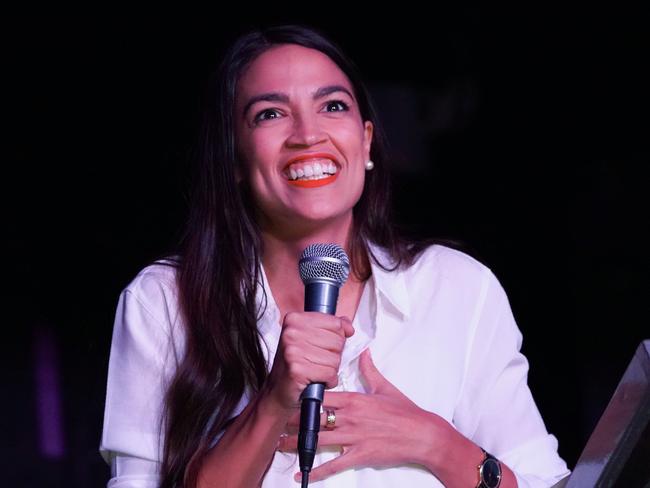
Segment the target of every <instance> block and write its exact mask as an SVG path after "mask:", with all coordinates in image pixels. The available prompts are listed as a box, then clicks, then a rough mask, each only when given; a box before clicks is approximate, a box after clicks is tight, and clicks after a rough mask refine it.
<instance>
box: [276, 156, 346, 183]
mask: <svg viewBox="0 0 650 488" xmlns="http://www.w3.org/2000/svg"><path fill="white" fill-rule="evenodd" d="M333 174H336V165H335V164H334V163H333V162H331V161H328V160H326V159H324V160H321V162H315V161H314V162H312V163H310V164H292V165H291V166H290V167H289V170H288V176H289V179H291V180H297V179H298V178H302V179H305V180H316V179H321V178H325V177H327V176H330V175H333Z"/></svg>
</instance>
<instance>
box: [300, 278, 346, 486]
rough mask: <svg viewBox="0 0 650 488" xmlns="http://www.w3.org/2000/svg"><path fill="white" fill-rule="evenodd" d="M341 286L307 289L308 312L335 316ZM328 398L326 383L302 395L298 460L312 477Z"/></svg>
mask: <svg viewBox="0 0 650 488" xmlns="http://www.w3.org/2000/svg"><path fill="white" fill-rule="evenodd" d="M338 297H339V286H337V285H335V284H332V283H331V282H329V281H317V282H312V283H308V284H307V285H305V312H322V313H326V314H329V315H334V314H335V313H336V302H337V300H338ZM324 394H325V384H324V383H311V384H309V385H307V388H305V390H304V391H303V392H302V394H301V395H300V399H301V405H300V431H299V432H298V460H299V463H300V471H301V472H302V473H303V476H304V475H305V473H309V472H310V471H311V468H312V466H313V465H314V457H315V456H316V448H317V447H318V432H319V431H320V409H321V404H322V403H323V396H324Z"/></svg>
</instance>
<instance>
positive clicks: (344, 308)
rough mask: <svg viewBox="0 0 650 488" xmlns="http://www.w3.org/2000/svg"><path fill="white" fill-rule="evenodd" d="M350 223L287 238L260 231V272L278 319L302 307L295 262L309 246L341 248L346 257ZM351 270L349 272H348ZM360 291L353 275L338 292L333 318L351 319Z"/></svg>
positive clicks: (302, 297)
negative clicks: (327, 245)
mask: <svg viewBox="0 0 650 488" xmlns="http://www.w3.org/2000/svg"><path fill="white" fill-rule="evenodd" d="M351 224H352V222H350V225H348V226H330V227H328V228H323V229H320V230H319V231H316V232H310V233H309V234H305V235H303V236H299V237H298V238H296V236H293V238H292V239H287V238H285V237H283V236H280V235H277V234H274V233H272V232H262V239H263V242H264V255H263V256H262V262H263V264H264V271H265V274H266V277H267V279H268V281H269V286H270V287H271V292H272V293H273V298H275V301H276V304H277V306H278V307H279V309H280V312H281V319H282V318H284V315H285V314H286V313H287V312H292V311H302V310H303V308H304V293H305V286H304V284H303V282H302V280H301V279H300V274H299V273H298V261H299V260H300V256H301V254H302V252H303V251H304V249H305V248H306V247H307V246H309V245H310V244H315V243H333V244H338V245H339V246H341V247H342V248H343V249H345V251H346V252H347V253H348V256H349V255H350V245H349V244H350V235H351V228H352V225H351ZM351 271H352V270H351ZM362 291H363V282H360V281H359V280H358V279H357V278H356V277H355V274H354V273H353V272H351V273H350V276H349V278H348V280H347V281H346V282H345V284H344V285H343V286H342V287H341V290H340V291H339V301H338V306H337V313H336V314H337V315H339V316H341V315H346V316H348V317H349V318H350V319H352V318H353V317H354V313H355V312H356V308H357V305H358V302H359V298H360V297H361V293H362Z"/></svg>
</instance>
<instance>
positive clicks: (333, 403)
mask: <svg viewBox="0 0 650 488" xmlns="http://www.w3.org/2000/svg"><path fill="white" fill-rule="evenodd" d="M359 370H360V372H361V374H362V375H363V377H364V378H365V380H366V383H367V385H368V388H369V392H368V393H367V394H365V393H353V392H330V391H326V392H325V398H324V401H323V405H324V408H327V409H334V410H335V413H336V423H335V427H334V428H333V429H332V430H329V429H327V428H322V429H321V431H320V434H319V441H318V444H319V446H332V445H336V446H341V447H342V454H341V455H340V456H338V457H337V458H335V459H333V460H331V461H328V462H326V463H323V464H322V465H320V466H318V467H316V468H315V469H314V470H312V472H311V474H310V475H309V479H310V480H311V481H318V480H321V479H323V478H326V477H328V476H331V475H333V474H335V473H338V472H340V471H343V470H345V469H348V468H351V467H391V466H397V465H402V464H408V463H418V464H423V465H425V466H428V465H430V462H431V461H433V460H432V459H431V453H432V451H433V452H435V449H432V445H433V444H435V445H440V444H438V442H444V439H446V437H444V436H445V435H446V434H447V431H448V429H453V427H451V426H450V425H449V424H448V423H447V421H446V420H444V419H443V418H442V417H439V416H438V415H435V414H433V413H431V412H427V411H425V410H423V409H421V408H419V407H418V406H417V405H416V404H415V403H413V402H412V401H411V400H409V398H407V397H406V396H405V395H404V394H403V393H402V392H401V391H399V390H398V389H397V388H396V387H395V386H394V385H393V384H392V383H390V382H389V381H388V380H387V379H386V378H384V376H383V375H382V374H381V373H380V372H379V370H378V369H377V368H376V367H375V365H374V363H373V362H372V359H371V357H370V351H369V350H368V349H366V350H365V351H364V352H363V353H362V354H361V357H360V358H359ZM325 415H326V413H325V414H323V416H322V421H321V425H322V426H323V427H324V426H325ZM299 421H300V418H299V415H294V416H293V417H292V418H291V419H290V421H289V424H288V426H289V429H290V432H293V431H295V429H297V427H298V424H299ZM436 439H438V441H437V442H436ZM296 445H297V435H295V434H291V435H288V436H286V437H282V438H281V440H280V443H279V449H280V450H295V449H296ZM299 475H300V474H299V473H298V474H297V475H296V479H299Z"/></svg>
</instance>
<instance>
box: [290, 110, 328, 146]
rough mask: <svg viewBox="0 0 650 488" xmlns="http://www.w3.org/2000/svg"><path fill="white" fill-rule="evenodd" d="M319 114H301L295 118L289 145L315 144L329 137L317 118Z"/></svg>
mask: <svg viewBox="0 0 650 488" xmlns="http://www.w3.org/2000/svg"><path fill="white" fill-rule="evenodd" d="M317 117H318V116H317V115H302V114H301V115H299V116H296V117H295V118H294V122H293V128H292V131H291V134H290V135H289V137H288V138H287V145H288V146H313V145H314V144H317V143H319V142H322V141H323V140H325V139H326V138H327V135H326V133H325V131H324V130H323V128H322V127H321V126H320V124H319V123H318V120H317Z"/></svg>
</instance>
